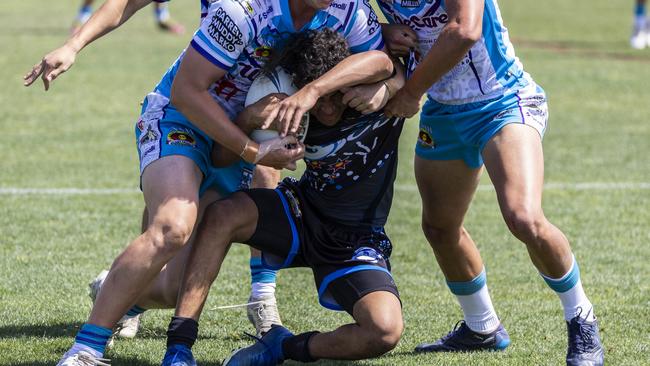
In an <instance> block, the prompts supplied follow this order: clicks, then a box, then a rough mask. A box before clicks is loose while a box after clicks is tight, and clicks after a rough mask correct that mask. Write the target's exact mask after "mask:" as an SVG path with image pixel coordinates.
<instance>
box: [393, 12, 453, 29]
mask: <svg viewBox="0 0 650 366" xmlns="http://www.w3.org/2000/svg"><path fill="white" fill-rule="evenodd" d="M395 22H397V23H400V24H404V25H407V26H409V27H417V28H438V27H439V26H444V25H445V24H447V23H449V16H448V15H447V14H446V13H443V14H440V15H438V16H435V15H434V16H430V17H424V18H420V17H417V16H415V15H413V16H411V17H410V18H408V19H403V18H400V17H395Z"/></svg>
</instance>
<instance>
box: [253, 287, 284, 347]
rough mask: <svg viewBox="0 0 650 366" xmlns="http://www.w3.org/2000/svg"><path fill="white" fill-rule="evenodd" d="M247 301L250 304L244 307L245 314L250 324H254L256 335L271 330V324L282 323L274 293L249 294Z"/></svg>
mask: <svg viewBox="0 0 650 366" xmlns="http://www.w3.org/2000/svg"><path fill="white" fill-rule="evenodd" d="M248 302H249V303H250V304H249V305H248V306H247V307H246V315H248V320H249V321H250V322H251V324H253V325H254V326H255V332H256V333H257V336H258V337H262V336H263V335H264V334H265V333H266V332H268V331H269V330H271V326H272V325H274V324H277V325H282V320H280V313H279V312H278V305H277V302H276V301H275V295H273V294H269V295H263V296H261V297H253V296H251V297H250V298H249V299H248Z"/></svg>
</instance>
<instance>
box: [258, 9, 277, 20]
mask: <svg viewBox="0 0 650 366" xmlns="http://www.w3.org/2000/svg"><path fill="white" fill-rule="evenodd" d="M271 13H273V6H269V7H268V8H267V9H266V10H264V11H263V12H261V13H260V15H258V16H257V21H258V22H261V21H262V20H264V19H266V18H268V17H269V15H271Z"/></svg>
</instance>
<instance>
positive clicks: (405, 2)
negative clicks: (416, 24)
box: [400, 0, 420, 8]
mask: <svg viewBox="0 0 650 366" xmlns="http://www.w3.org/2000/svg"><path fill="white" fill-rule="evenodd" d="M400 4H401V5H402V7H403V8H417V7H418V6H420V0H401V1H400Z"/></svg>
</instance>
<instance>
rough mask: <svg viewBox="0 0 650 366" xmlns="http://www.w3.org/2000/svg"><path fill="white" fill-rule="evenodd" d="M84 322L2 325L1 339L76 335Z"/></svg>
mask: <svg viewBox="0 0 650 366" xmlns="http://www.w3.org/2000/svg"><path fill="white" fill-rule="evenodd" d="M81 324H82V323H77V322H74V323H55V324H25V325H5V326H2V327H0V339H6V338H21V337H51V338H59V337H74V336H75V335H76V334H77V331H79V328H80V327H81Z"/></svg>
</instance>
